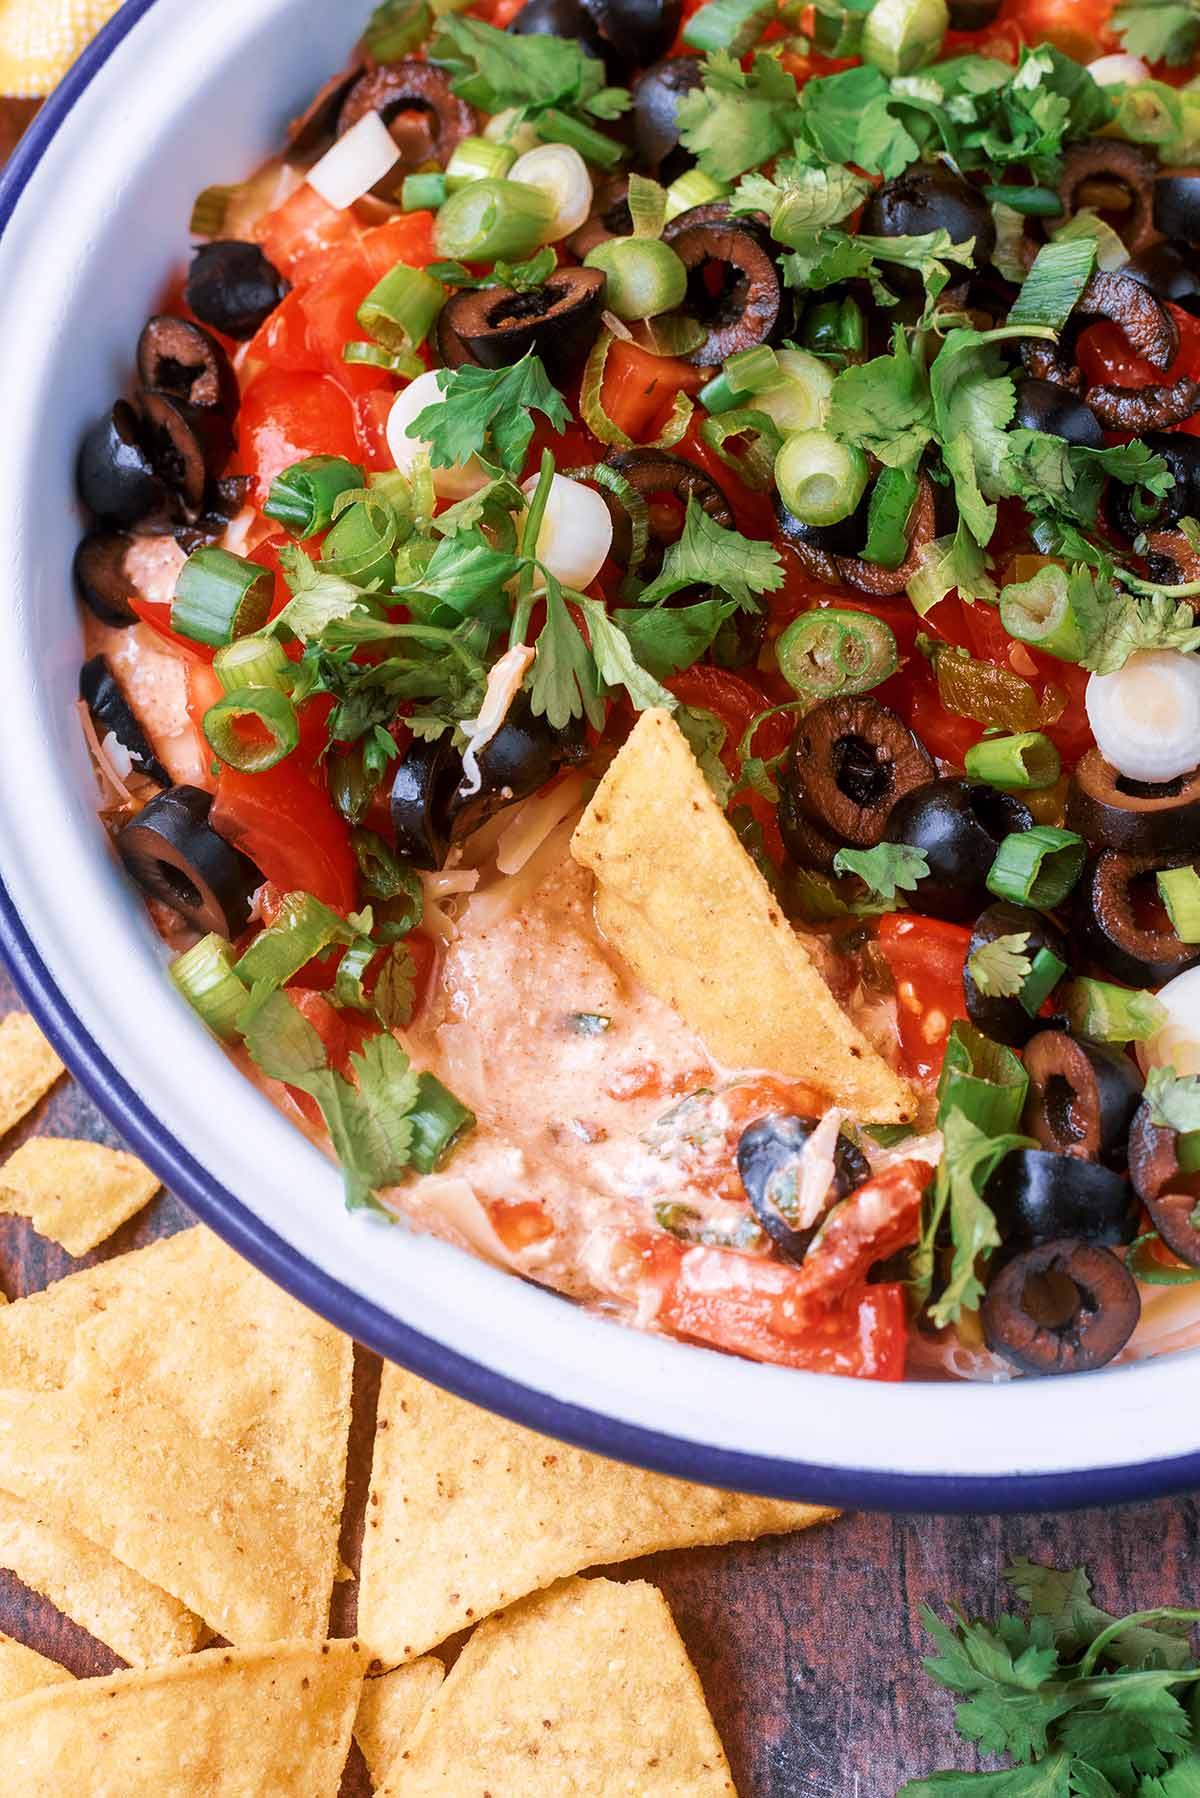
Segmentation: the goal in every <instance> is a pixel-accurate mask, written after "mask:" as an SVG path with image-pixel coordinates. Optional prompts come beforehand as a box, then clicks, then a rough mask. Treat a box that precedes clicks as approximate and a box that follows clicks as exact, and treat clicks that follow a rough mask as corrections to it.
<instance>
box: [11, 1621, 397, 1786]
mask: <svg viewBox="0 0 1200 1798" xmlns="http://www.w3.org/2000/svg"><path fill="white" fill-rule="evenodd" d="M363 1660H364V1657H363V1655H362V1653H361V1652H360V1651H359V1648H358V1644H357V1642H277V1643H273V1644H271V1646H269V1647H262V1648H249V1649H237V1648H210V1649H207V1650H205V1652H204V1653H203V1654H193V1655H188V1656H186V1657H185V1658H184V1659H183V1660H177V1661H168V1662H167V1664H166V1665H165V1666H162V1667H152V1668H138V1669H136V1670H134V1671H131V1672H129V1673H114V1674H111V1675H110V1676H109V1677H108V1678H107V1679H79V1680H75V1681H73V1682H72V1683H71V1684H70V1685H63V1686H52V1687H48V1688H47V1689H46V1690H45V1691H42V1692H34V1693H31V1694H30V1696H29V1697H27V1698H18V1699H16V1700H15V1702H14V1703H12V1704H6V1705H4V1706H3V1708H2V1709H0V1767H3V1768H4V1770H5V1783H6V1785H7V1786H8V1789H9V1790H11V1791H13V1792H14V1793H15V1792H18V1791H19V1792H20V1794H21V1798H64V1795H65V1794H72V1793H83V1792H86V1793H87V1794H88V1798H196V1794H197V1793H200V1792H208V1793H212V1794H213V1798H216V1795H217V1794H220V1798H267V1795H268V1794H272V1793H280V1794H282V1793H289V1794H291V1793H294V1794H296V1795H297V1798H300V1795H303V1798H336V1793H337V1789H338V1785H339V1783H340V1781H341V1776H342V1768H343V1766H344V1765H345V1761H346V1755H347V1752H348V1751H349V1747H350V1727H351V1724H352V1723H353V1722H354V1711H355V1706H356V1705H357V1703H358V1693H359V1687H360V1685H361V1683H362V1668H363Z"/></svg>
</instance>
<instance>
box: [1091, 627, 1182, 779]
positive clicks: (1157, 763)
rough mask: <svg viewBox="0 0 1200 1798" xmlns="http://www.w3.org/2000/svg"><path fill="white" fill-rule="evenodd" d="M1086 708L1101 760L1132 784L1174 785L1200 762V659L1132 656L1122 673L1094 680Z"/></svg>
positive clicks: (1156, 652) (1157, 652)
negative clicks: (1148, 782)
mask: <svg viewBox="0 0 1200 1798" xmlns="http://www.w3.org/2000/svg"><path fill="white" fill-rule="evenodd" d="M1086 703H1087V715H1088V723H1089V724H1090V725H1091V727H1092V735H1093V736H1094V737H1095V739H1096V743H1097V746H1098V748H1099V750H1100V753H1101V755H1102V756H1103V757H1104V759H1105V761H1106V762H1111V763H1112V765H1113V767H1114V768H1115V769H1116V770H1117V772H1118V774H1123V775H1124V776H1125V777H1126V779H1127V780H1144V781H1150V782H1159V781H1165V780H1174V779H1175V778H1176V776H1177V775H1180V774H1187V773H1189V772H1190V771H1191V769H1193V768H1194V767H1195V766H1196V764H1197V762H1200V656H1195V655H1188V654H1185V653H1184V651H1182V650H1179V649H1153V650H1145V651H1143V652H1142V654H1140V655H1135V656H1130V658H1129V660H1128V661H1127V662H1126V664H1125V666H1124V668H1122V669H1120V670H1119V672H1118V673H1116V674H1093V675H1092V676H1091V678H1090V679H1089V681H1088V684H1087V699H1086Z"/></svg>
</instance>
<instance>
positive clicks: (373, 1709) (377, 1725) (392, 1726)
mask: <svg viewBox="0 0 1200 1798" xmlns="http://www.w3.org/2000/svg"><path fill="white" fill-rule="evenodd" d="M445 1677H446V1669H445V1668H444V1667H443V1666H442V1663H441V1662H440V1661H439V1660H435V1658H434V1656H433V1655H431V1654H427V1655H426V1656H425V1658H424V1659H423V1660H420V1661H410V1662H409V1664H408V1666H407V1667H397V1668H396V1669H395V1670H394V1671H393V1672H392V1673H384V1674H381V1675H380V1677H379V1678H378V1679H368V1680H365V1681H364V1682H363V1689H362V1697H361V1698H360V1699H359V1701H358V1716H357V1717H356V1718H355V1719H354V1740H355V1741H356V1742H357V1743H358V1745H359V1747H360V1748H361V1749H362V1752H363V1759H364V1760H365V1761H366V1763H367V1771H368V1773H369V1774H370V1775H371V1789H372V1790H374V1788H375V1787H376V1786H378V1785H382V1784H383V1779H384V1775H385V1774H386V1773H387V1771H388V1769H389V1767H390V1766H391V1765H392V1763H393V1761H395V1759H396V1757H397V1755H398V1754H399V1753H400V1750H401V1749H402V1748H403V1747H404V1744H405V1743H406V1742H407V1740H408V1738H409V1736H410V1735H411V1734H412V1732H413V1730H414V1728H415V1727H416V1723H417V1718H418V1717H419V1716H420V1715H421V1712H422V1711H423V1710H424V1709H425V1706H426V1705H427V1704H428V1702H429V1700H430V1699H431V1698H432V1697H433V1694H434V1693H435V1692H436V1691H437V1689H438V1687H439V1686H440V1685H441V1683H442V1681H443V1680H444V1679H445Z"/></svg>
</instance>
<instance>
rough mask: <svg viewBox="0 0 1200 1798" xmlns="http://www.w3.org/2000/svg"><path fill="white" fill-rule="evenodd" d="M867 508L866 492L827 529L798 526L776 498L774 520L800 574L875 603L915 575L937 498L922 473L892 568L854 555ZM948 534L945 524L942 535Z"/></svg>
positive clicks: (933, 528)
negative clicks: (902, 552)
mask: <svg viewBox="0 0 1200 1798" xmlns="http://www.w3.org/2000/svg"><path fill="white" fill-rule="evenodd" d="M870 509H871V488H870V487H868V489H867V491H866V492H865V493H864V495H863V497H862V499H861V500H860V501H859V503H858V505H857V507H856V508H855V510H854V511H853V512H852V513H851V514H850V516H849V518H843V519H842V520H841V521H840V522H839V523H838V524H833V525H808V524H802V523H801V522H800V520H799V519H798V518H795V517H793V515H792V514H791V513H790V512H789V511H788V509H787V507H786V506H785V505H784V503H783V501H782V499H780V498H779V497H778V496H776V499H775V521H776V524H777V525H778V527H779V535H780V536H781V537H782V539H783V541H784V542H785V543H786V544H787V546H788V548H789V549H790V550H792V551H793V553H794V554H795V556H796V559H797V561H798V562H799V563H800V566H801V567H802V568H803V569H804V572H805V573H806V574H808V575H811V576H812V578H813V580H815V581H828V582H829V583H830V585H832V586H837V585H839V584H840V585H845V586H849V587H857V588H858V590H859V592H860V593H870V594H872V595H873V596H874V597H875V598H876V599H887V598H890V597H892V596H893V595H895V594H897V593H903V592H904V590H905V588H906V587H907V586H908V583H909V582H910V581H911V580H912V578H913V576H914V575H915V574H916V573H917V571H918V569H919V568H920V566H921V561H922V558H923V556H924V553H925V549H926V546H927V545H928V544H929V543H931V542H932V541H933V539H934V537H936V536H937V535H938V534H939V523H938V516H937V496H936V494H935V492H934V486H933V482H932V481H931V480H930V479H929V477H928V476H927V475H922V476H921V478H920V482H919V484H918V487H917V498H916V503H915V504H914V506H913V509H912V512H911V514H910V515H909V521H908V554H907V556H906V557H905V558H904V560H903V562H901V563H900V565H899V567H898V568H885V567H884V566H883V564H882V563H881V562H864V561H863V559H862V557H861V556H858V555H856V554H855V553H854V552H855V550H857V549H858V548H860V547H861V545H862V544H863V543H865V542H866V538H867V524H868V518H869V514H870ZM952 530H953V525H952V524H950V525H949V526H948V530H947V534H948V532H949V531H952Z"/></svg>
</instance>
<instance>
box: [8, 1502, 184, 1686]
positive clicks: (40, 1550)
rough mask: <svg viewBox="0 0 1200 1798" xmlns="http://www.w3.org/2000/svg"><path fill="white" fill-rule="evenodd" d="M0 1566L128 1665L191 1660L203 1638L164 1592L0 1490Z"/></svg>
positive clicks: (178, 1604) (77, 1535)
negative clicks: (185, 1657) (184, 1656)
mask: <svg viewBox="0 0 1200 1798" xmlns="http://www.w3.org/2000/svg"><path fill="white" fill-rule="evenodd" d="M0 1567H6V1568H8V1570H9V1571H10V1572H12V1573H15V1574H16V1576H17V1578H18V1579H19V1580H21V1581H22V1582H23V1584H25V1585H26V1586H28V1587H29V1589H30V1591H32V1592H38V1593H40V1594H41V1596H42V1597H43V1598H48V1599H49V1600H50V1603H51V1604H52V1605H55V1606H56V1607H57V1609H58V1610H60V1611H61V1612H62V1613H63V1615H64V1616H65V1617H69V1618H70V1619H71V1621H72V1622H73V1623H77V1624H78V1625H79V1627H80V1628H81V1629H86V1630H87V1632H88V1634H89V1635H92V1636H95V1638H96V1640H97V1641H98V1642H104V1643H106V1644H107V1645H108V1647H109V1648H111V1649H112V1651H113V1653H114V1654H117V1655H120V1657H121V1659H122V1660H123V1661H128V1662H129V1663H130V1664H131V1665H132V1666H146V1665H149V1664H151V1663H153V1662H155V1661H169V1660H171V1659H172V1658H173V1657H174V1656H175V1655H177V1654H190V1652H191V1651H192V1649H193V1648H198V1647H199V1645H200V1642H201V1641H202V1639H203V1637H204V1635H205V1629H204V1625H203V1623H202V1622H201V1621H200V1619H199V1617H195V1616H193V1615H192V1613H191V1611H189V1610H188V1609H187V1607H186V1606H185V1605H181V1604H180V1602H179V1600H178V1599H177V1598H172V1597H171V1595H170V1593H169V1592H164V1591H163V1590H162V1589H161V1587H159V1586H152V1585H151V1584H150V1582H149V1580H144V1579H143V1578H142V1576H141V1574H140V1573H135V1572H134V1571H133V1569H132V1568H131V1567H126V1566H124V1565H123V1564H122V1562H120V1561H117V1560H114V1558H113V1556H112V1555H110V1554H107V1553H106V1552H105V1550H104V1549H102V1548H97V1547H96V1544H95V1543H94V1542H89V1541H88V1539H87V1537H86V1536H81V1535H80V1534H79V1532H78V1531H77V1530H73V1529H70V1528H68V1527H66V1526H65V1525H61V1524H53V1523H50V1522H49V1521H48V1520H47V1519H46V1518H44V1517H41V1516H39V1515H38V1513H37V1511H36V1509H35V1508H34V1507H33V1506H32V1505H28V1504H26V1503H25V1501H24V1500H23V1499H20V1498H14V1497H13V1496H12V1494H11V1493H8V1492H0Z"/></svg>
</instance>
